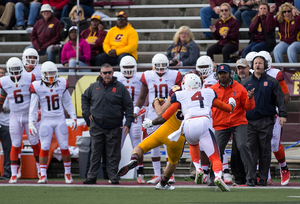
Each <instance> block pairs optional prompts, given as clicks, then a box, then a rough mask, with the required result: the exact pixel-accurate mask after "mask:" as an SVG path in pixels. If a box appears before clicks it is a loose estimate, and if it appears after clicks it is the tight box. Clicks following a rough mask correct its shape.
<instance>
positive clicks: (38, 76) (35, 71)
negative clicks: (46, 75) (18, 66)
mask: <svg viewBox="0 0 300 204" xmlns="http://www.w3.org/2000/svg"><path fill="white" fill-rule="evenodd" d="M23 72H26V73H32V74H33V75H34V76H35V80H41V79H42V76H41V67H40V66H35V67H34V69H33V70H32V71H31V72H28V71H27V70H26V69H25V68H23Z"/></svg>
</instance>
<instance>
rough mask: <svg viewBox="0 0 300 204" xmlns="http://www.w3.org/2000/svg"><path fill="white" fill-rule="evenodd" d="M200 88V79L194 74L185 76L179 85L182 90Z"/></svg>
mask: <svg viewBox="0 0 300 204" xmlns="http://www.w3.org/2000/svg"><path fill="white" fill-rule="evenodd" d="M201 86H202V83H201V79H200V77H198V76H197V75H196V74H186V75H185V76H184V77H183V80H182V83H181V88H182V90H191V89H200V88H201Z"/></svg>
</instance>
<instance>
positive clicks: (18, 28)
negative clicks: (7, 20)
mask: <svg viewBox="0 0 300 204" xmlns="http://www.w3.org/2000/svg"><path fill="white" fill-rule="evenodd" d="M12 29H13V30H25V27H24V26H22V25H18V26H17V25H16V26H15V27H13V28H12Z"/></svg>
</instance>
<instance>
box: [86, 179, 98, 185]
mask: <svg viewBox="0 0 300 204" xmlns="http://www.w3.org/2000/svg"><path fill="white" fill-rule="evenodd" d="M83 184H97V182H96V179H91V178H88V179H86V180H85V181H83Z"/></svg>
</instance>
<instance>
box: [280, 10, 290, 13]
mask: <svg viewBox="0 0 300 204" xmlns="http://www.w3.org/2000/svg"><path fill="white" fill-rule="evenodd" d="M291 12H292V11H291V10H287V11H282V13H291Z"/></svg>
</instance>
